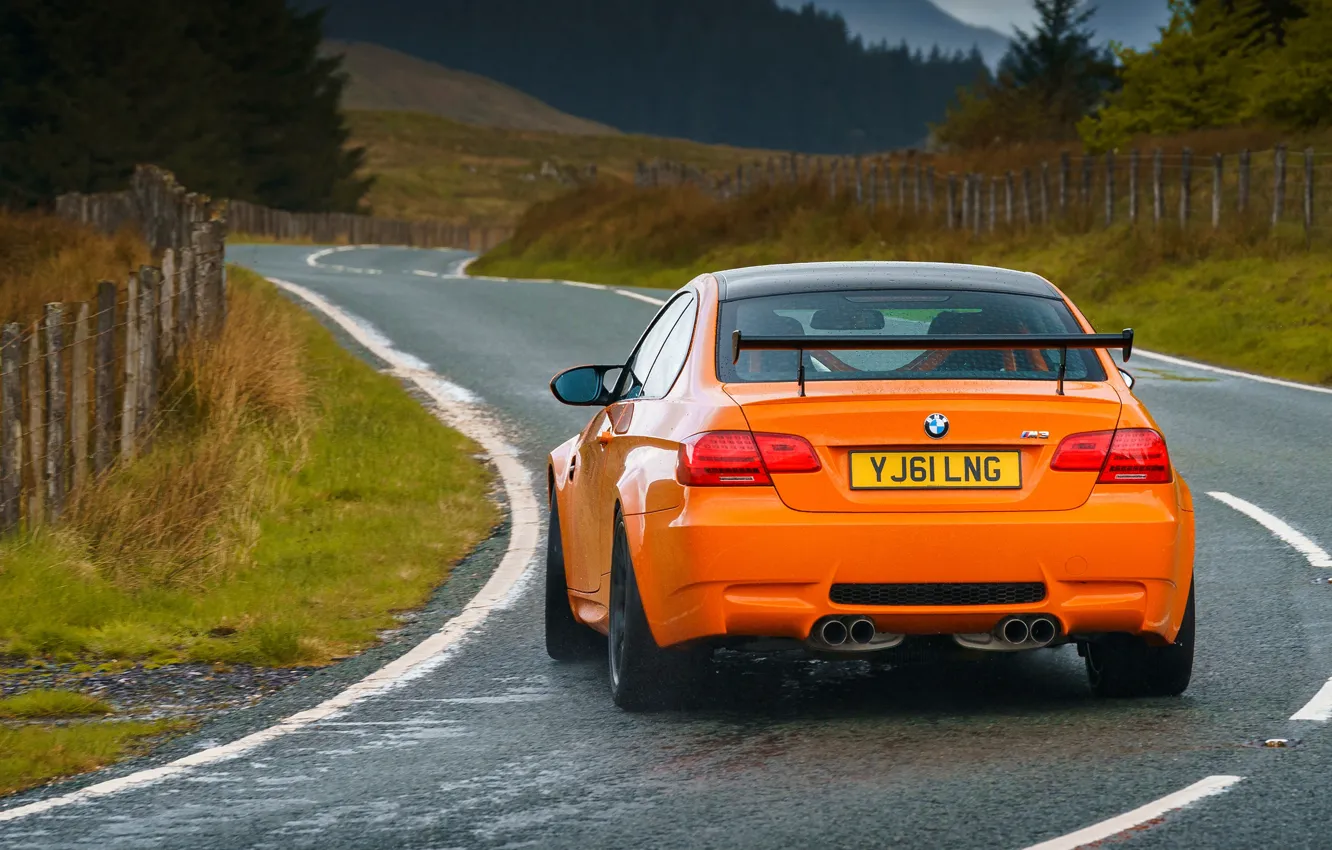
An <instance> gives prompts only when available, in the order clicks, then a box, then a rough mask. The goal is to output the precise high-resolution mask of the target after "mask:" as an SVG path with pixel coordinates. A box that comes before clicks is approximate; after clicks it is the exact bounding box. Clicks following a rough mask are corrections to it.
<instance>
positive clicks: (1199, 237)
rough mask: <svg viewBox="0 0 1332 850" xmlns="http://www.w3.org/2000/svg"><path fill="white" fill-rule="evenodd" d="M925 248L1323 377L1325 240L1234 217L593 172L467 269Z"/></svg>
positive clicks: (1188, 352) (643, 266)
mask: <svg viewBox="0 0 1332 850" xmlns="http://www.w3.org/2000/svg"><path fill="white" fill-rule="evenodd" d="M834 259H837V260H871V259H878V260H932V261H944V262H968V263H981V264H988V265H998V266H1008V267H1012V268H1019V269H1025V270H1029V271H1033V272H1036V273H1038V274H1041V275H1043V276H1045V277H1046V278H1048V279H1049V280H1051V281H1053V282H1054V283H1055V284H1056V285H1058V286H1059V287H1060V288H1062V289H1063V290H1064V291H1065V292H1067V293H1068V294H1069V296H1070V297H1072V298H1073V299H1074V300H1075V301H1076V302H1077V303H1078V305H1079V306H1080V307H1081V308H1082V309H1083V310H1084V311H1085V312H1086V313H1087V315H1088V316H1089V317H1090V318H1091V320H1092V321H1093V322H1094V323H1095V324H1096V325H1097V326H1098V327H1100V328H1103V329H1105V328H1108V329H1118V328H1121V327H1130V326H1132V327H1136V328H1137V329H1138V331H1139V337H1138V338H1139V340H1140V342H1141V344H1142V346H1143V347H1144V348H1151V349H1156V350H1159V351H1166V352H1170V353H1174V354H1178V355H1181V356H1187V357H1195V358H1198V359H1201V360H1205V361H1207V362H1211V363H1216V364H1220V365H1225V366H1230V367H1234V368H1239V369H1248V370H1253V371H1257V372H1262V373H1265V374H1269V375H1275V376H1279V377H1284V378H1290V379H1293V380H1298V381H1307V382H1311V383H1319V384H1332V288H1329V287H1328V285H1327V282H1326V278H1327V274H1326V270H1327V268H1328V265H1329V263H1332V249H1329V248H1328V247H1327V246H1326V245H1324V244H1320V243H1319V242H1315V243H1314V245H1313V246H1312V247H1306V245H1305V243H1304V240H1303V238H1302V236H1300V235H1299V234H1295V233H1285V232H1279V233H1277V234H1275V235H1274V234H1272V233H1271V232H1270V231H1269V228H1268V227H1267V226H1266V224H1265V223H1262V222H1240V223H1237V224H1235V225H1233V226H1231V227H1228V228H1224V229H1222V230H1221V231H1219V232H1213V231H1211V230H1210V228H1197V229H1195V230H1193V231H1190V232H1188V233H1182V232H1181V231H1180V229H1179V228H1178V226H1174V225H1171V226H1166V227H1163V228H1162V229H1160V230H1154V229H1152V228H1150V227H1145V226H1142V227H1138V228H1136V229H1135V228H1130V227H1129V226H1127V225H1120V226H1117V227H1113V228H1110V229H1092V230H1089V231H1079V230H1075V229H1072V228H1070V229H1067V230H1059V229H1051V230H1041V231H1039V232H1023V231H1021V230H1017V229H1015V230H1012V231H1006V232H1001V233H996V234H993V235H991V234H983V235H981V236H973V235H971V234H969V233H967V232H962V231H945V230H939V229H935V228H931V227H927V226H923V225H922V224H921V223H920V222H917V221H913V220H911V219H910V218H909V217H906V216H900V215H896V214H893V213H891V212H889V211H880V212H879V214H877V215H870V214H869V213H867V212H866V211H865V210H864V209H862V208H860V207H857V206H855V205H854V204H852V203H850V202H849V201H841V202H835V203H834V202H830V201H828V200H827V199H826V198H825V197H823V195H822V193H821V192H820V191H818V190H816V189H814V188H812V187H808V186H807V187H802V188H790V187H778V188H774V189H770V190H765V191H759V192H755V193H753V194H751V195H749V196H746V197H744V198H742V199H740V200H738V201H733V202H720V201H716V200H714V199H712V198H710V197H708V196H706V195H704V194H703V193H701V192H698V191H696V190H693V189H690V188H678V189H676V188H672V189H656V190H649V191H640V190H635V189H633V188H631V187H628V186H624V185H612V184H605V185H600V186H596V187H592V188H588V189H584V190H581V191H578V192H574V193H571V194H569V195H566V196H563V197H561V198H558V199H555V200H553V201H549V202H545V203H542V204H538V205H536V206H535V207H533V209H532V210H531V211H530V212H529V213H528V214H527V216H525V217H524V219H523V221H522V223H521V224H520V226H519V228H518V231H517V233H516V234H515V236H514V238H513V239H512V240H510V241H509V242H507V243H505V244H504V245H501V246H500V247H499V248H497V249H496V250H494V251H492V252H490V253H489V254H487V255H486V256H484V257H482V258H481V259H480V260H479V261H477V262H476V263H474V264H473V265H472V266H471V267H470V270H471V271H472V273H474V274H487V275H499V276H511V277H536V278H560V279H571V280H585V281H592V282H599V283H614V284H621V285H624V284H630V285H638V286H660V287H671V288H674V287H678V286H681V285H683V284H684V283H686V282H687V281H689V280H690V279H691V278H692V277H694V276H695V275H697V274H699V273H702V272H706V271H715V270H718V269H726V268H735V267H739V266H747V265H756V264H761V263H774V262H802V261H816V260H834Z"/></svg>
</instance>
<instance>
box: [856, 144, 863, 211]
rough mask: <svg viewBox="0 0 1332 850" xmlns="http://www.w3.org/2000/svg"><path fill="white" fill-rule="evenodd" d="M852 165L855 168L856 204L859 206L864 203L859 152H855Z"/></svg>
mask: <svg viewBox="0 0 1332 850" xmlns="http://www.w3.org/2000/svg"><path fill="white" fill-rule="evenodd" d="M854 167H855V169H856V206H860V205H861V204H863V203H865V184H864V176H863V171H862V163H861V161H860V154H856V158H855V165H854Z"/></svg>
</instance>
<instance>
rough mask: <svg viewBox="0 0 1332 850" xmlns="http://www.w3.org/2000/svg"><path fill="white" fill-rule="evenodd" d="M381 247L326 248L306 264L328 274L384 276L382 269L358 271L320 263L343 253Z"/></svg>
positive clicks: (317, 252)
mask: <svg viewBox="0 0 1332 850" xmlns="http://www.w3.org/2000/svg"><path fill="white" fill-rule="evenodd" d="M378 247H380V246H379V245H339V246H337V247H336V248H324V249H322V250H319V251H315V252H314V253H313V254H310V255H309V256H307V257H306V258H305V264H306V265H307V266H309V267H310V268H314V269H319V270H321V271H326V272H347V273H348V274H383V273H384V272H383V271H382V270H381V269H358V268H352V267H351V266H331V265H327V264H325V263H321V262H319V261H320V260H321V259H323V258H324V257H327V256H329V255H330V254H340V253H342V252H343V251H356V250H358V249H361V248H378Z"/></svg>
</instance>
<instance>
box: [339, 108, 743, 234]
mask: <svg viewBox="0 0 1332 850" xmlns="http://www.w3.org/2000/svg"><path fill="white" fill-rule="evenodd" d="M346 120H347V123H348V125H349V126H350V127H351V131H352V143H353V144H355V145H364V146H365V148H366V164H365V174H367V175H373V176H374V183H373V184H372V185H371V187H370V191H369V193H368V194H367V195H366V201H367V203H368V204H369V206H370V208H371V210H372V211H373V212H374V214H375V215H379V216H384V217H387V218H408V219H415V218H438V219H443V220H448V221H456V222H464V221H470V222H472V223H473V224H479V225H494V226H511V225H513V224H515V223H516V222H517V220H518V218H519V217H520V216H521V215H522V214H523V212H524V211H525V210H526V209H527V208H528V207H529V206H531V205H532V204H533V203H535V202H537V201H543V200H548V199H550V198H554V197H555V196H557V195H559V194H561V193H563V192H567V191H569V189H570V188H571V186H572V185H573V178H572V174H573V173H575V172H576V173H584V172H585V171H586V169H587V166H589V165H595V166H597V169H598V171H599V172H600V173H601V174H603V175H610V176H614V177H618V178H620V179H623V180H626V181H627V180H632V179H633V174H634V169H635V166H636V164H637V162H638V161H640V160H642V161H650V160H653V159H662V160H669V161H675V162H685V163H689V164H691V165H694V166H696V167H698V168H702V169H704V170H706V171H710V172H724V171H733V170H734V169H735V167H736V166H737V165H738V164H740V163H742V162H749V163H752V162H754V161H756V160H758V159H761V158H766V157H767V156H768V155H769V153H768V152H766V151H756V150H745V149H741V148H731V147H724V146H719V145H703V144H699V143H697V142H689V141H682V140H679V139H662V138H656V137H652V136H631V135H626V134H616V135H603V136H574V135H570V134H568V133H551V132H540V131H536V130H512V129H506V128H501V127H478V126H475V125H471V124H463V123H460V122H458V121H450V120H448V119H445V118H439V117H436V116H433V115H424V114H421V113H413V112H367V111H357V110H352V111H348V112H347V113H346Z"/></svg>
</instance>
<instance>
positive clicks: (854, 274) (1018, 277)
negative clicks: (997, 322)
mask: <svg viewBox="0 0 1332 850" xmlns="http://www.w3.org/2000/svg"><path fill="white" fill-rule="evenodd" d="M713 277H715V278H716V279H717V297H718V298H719V299H720V300H722V301H735V300H738V299H741V298H757V297H760V296H763V295H780V294H782V293H786V292H837V291H839V290H850V289H934V288H939V289H965V290H970V291H974V292H1004V293H1012V294H1015V295H1036V296H1040V297H1042V298H1058V299H1060V300H1062V296H1061V295H1060V294H1059V290H1057V289H1055V287H1054V285H1053V284H1051V283H1050V282H1049V281H1048V280H1046V279H1045V278H1043V277H1041V276H1040V275H1036V274H1032V273H1031V272H1019V271H1014V270H1012V269H1001V268H996V267H994V266H969V265H962V264H959V263H896V262H846V263H789V264H786V265H772V266H751V267H749V268H743V269H730V270H729V271H722V272H714V273H713Z"/></svg>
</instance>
